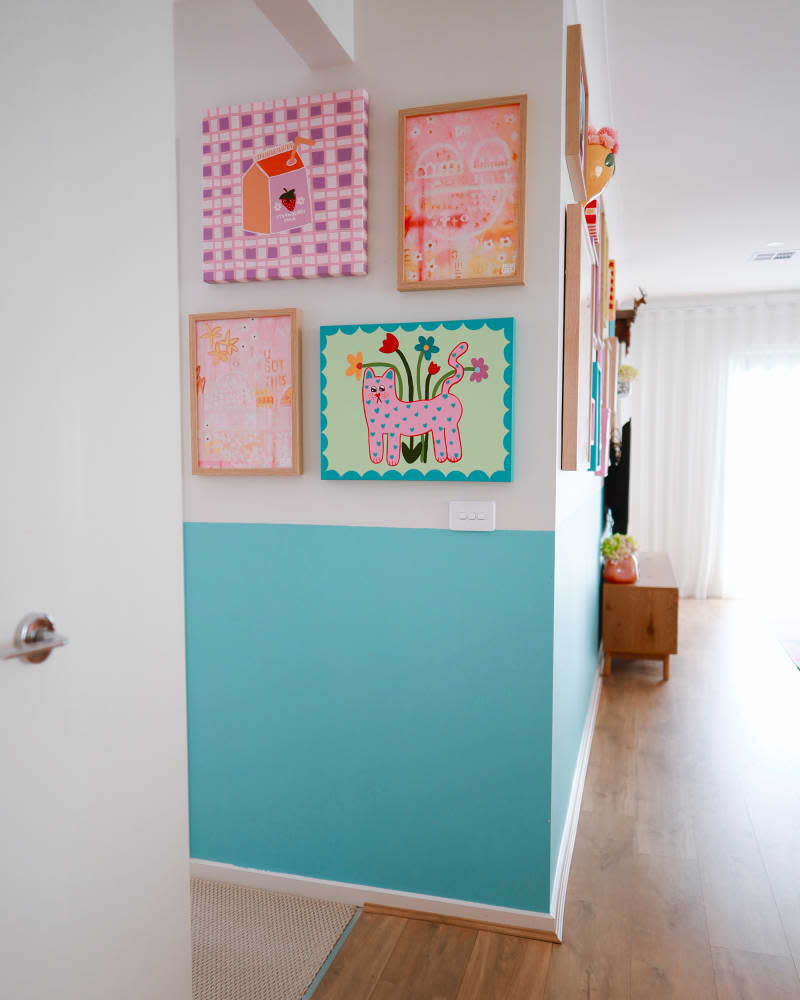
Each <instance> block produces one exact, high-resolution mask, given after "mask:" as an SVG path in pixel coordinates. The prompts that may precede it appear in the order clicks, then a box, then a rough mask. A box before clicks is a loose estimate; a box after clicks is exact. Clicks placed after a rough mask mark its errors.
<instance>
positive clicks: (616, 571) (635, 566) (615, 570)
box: [603, 556, 639, 583]
mask: <svg viewBox="0 0 800 1000" xmlns="http://www.w3.org/2000/svg"><path fill="white" fill-rule="evenodd" d="M603 579H604V580H605V581H606V582H607V583H636V581H637V580H638V579H639V563H638V560H637V559H636V556H623V557H622V559H618V560H617V561H616V562H611V560H610V559H606V562H605V565H604V566H603Z"/></svg>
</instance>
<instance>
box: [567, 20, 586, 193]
mask: <svg viewBox="0 0 800 1000" xmlns="http://www.w3.org/2000/svg"><path fill="white" fill-rule="evenodd" d="M565 114H566V121H565V123H564V124H565V130H566V131H565V140H564V155H565V157H566V160H567V169H568V170H569V179H570V183H571V185H572V197H573V198H574V199H575V201H578V202H581V204H583V203H584V202H586V201H587V194H586V178H585V168H586V133H587V130H588V121H589V85H588V83H587V80H586V60H585V58H584V55H583V36H582V33H581V26H580V25H579V24H570V25H569V26H568V27H567V81H566V111H565Z"/></svg>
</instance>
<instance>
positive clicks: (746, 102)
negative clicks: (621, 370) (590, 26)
mask: <svg viewBox="0 0 800 1000" xmlns="http://www.w3.org/2000/svg"><path fill="white" fill-rule="evenodd" d="M607 7H608V42H609V50H610V54H611V79H612V84H613V87H614V109H615V113H616V116H617V124H618V127H619V129H620V155H619V160H618V168H617V174H618V176H617V178H616V182H617V184H618V185H619V190H620V192H621V193H622V196H623V197H624V199H625V205H626V220H627V226H626V235H627V247H626V253H627V255H628V256H626V259H625V261H624V262H623V263H624V266H623V267H622V268H621V269H620V277H619V289H620V292H621V294H622V295H625V296H626V297H627V296H629V295H630V293H631V292H633V291H634V289H635V284H637V283H640V284H641V285H642V286H643V287H644V288H645V289H646V291H647V292H648V295H649V296H652V297H653V298H656V297H664V296H675V295H703V294H731V293H741V292H754V291H775V290H779V289H792V288H800V255H798V256H796V257H795V258H794V259H793V260H789V261H776V262H774V263H760V262H754V261H751V260H750V259H749V258H750V256H751V254H752V253H753V252H754V251H757V250H762V249H764V248H765V246H766V244H767V243H770V242H782V243H784V244H785V246H786V248H787V249H798V248H800V211H798V209H797V194H796V192H797V176H798V161H800V130H798V127H797V123H798V120H799V119H800V96H799V95H800V89H799V88H798V68H797V48H798V40H800V2H798V0H766V2H762V3H753V2H752V0H704V2H703V3H697V2H696V0H671V2H670V3H642V2H641V0H607Z"/></svg>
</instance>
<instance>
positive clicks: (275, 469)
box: [189, 309, 303, 476]
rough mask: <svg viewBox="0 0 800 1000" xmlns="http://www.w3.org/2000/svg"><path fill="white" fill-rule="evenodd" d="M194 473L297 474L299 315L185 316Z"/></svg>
mask: <svg viewBox="0 0 800 1000" xmlns="http://www.w3.org/2000/svg"><path fill="white" fill-rule="evenodd" d="M189 353H190V369H189V371H190V379H189V398H190V399H191V401H192V472H193V473H194V474H195V475H251V476H252V475H269V474H283V475H300V473H301V472H302V471H303V470H302V449H301V430H300V415H301V412H302V410H301V393H300V312H299V310H297V309H268V310H267V309H262V310H253V311H250V312H229V313H202V314H198V315H196V316H190V317H189Z"/></svg>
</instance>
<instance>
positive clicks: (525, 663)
mask: <svg viewBox="0 0 800 1000" xmlns="http://www.w3.org/2000/svg"><path fill="white" fill-rule="evenodd" d="M356 11H357V14H356V50H357V59H356V63H355V64H354V65H352V66H342V67H336V68H332V69H329V70H325V71H319V72H311V71H309V70H308V69H307V68H306V67H305V66H304V65H303V64H302V63H301V62H300V60H299V59H298V57H297V56H296V55H295V53H294V51H293V50H292V49H291V48H290V47H289V46H288V44H287V43H286V42H285V40H284V39H283V38H282V36H280V35H279V34H278V33H277V32H276V31H275V30H274V29H273V27H272V26H271V25H270V24H269V22H268V21H267V20H266V19H265V18H264V17H263V15H262V14H261V13H260V12H259V11H258V9H257V8H256V7H255V5H253V4H252V3H251V2H250V0H232V2H230V3H228V4H226V5H220V4H218V3H215V2H207V0H197V2H194V3H192V4H180V5H178V7H177V8H176V45H177V51H176V62H177V123H178V140H179V148H178V156H179V204H180V241H181V298H182V312H183V329H182V340H183V345H184V384H185V385H186V386H188V382H189V376H188V352H187V350H186V340H187V323H186V317H187V314H188V313H190V312H207V311H212V310H235V309H247V308H283V307H292V306H297V307H300V308H301V309H302V310H303V326H304V335H303V347H304V361H303V379H304V387H303V388H304V401H305V402H304V412H303V421H304V434H305V454H306V461H305V473H304V475H303V476H302V477H297V478H293V477H279V478H276V477H267V478H263V477H262V478H259V477H253V478H250V477H222V476H219V477H197V476H192V475H191V465H190V461H189V445H188V441H189V430H188V420H189V416H188V414H189V407H188V397H186V398H185V400H184V443H185V446H184V455H185V463H186V464H185V468H184V471H185V488H184V515H185V521H186V522H187V523H186V527H185V543H186V592H187V645H188V689H189V741H190V796H191V816H192V852H193V855H194V856H195V857H201V858H205V859H208V860H215V861H223V862H228V863H232V864H237V865H241V866H245V867H254V868H262V869H268V870H273V871H284V872H290V873H295V874H300V875H309V876H315V877H324V878H328V879H333V880H339V881H347V882H358V883H362V884H372V885H378V886H382V887H387V888H393V889H400V890H406V891H413V892H419V893H426V894H433V895H442V896H449V897H454V898H460V899H466V900H474V901H479V902H487V903H493V904H496V905H501V906H514V907H518V908H522V909H530V910H537V911H544V912H547V911H548V909H549V905H550V886H551V877H552V864H551V856H550V855H551V845H552V843H553V842H554V841H555V840H556V838H557V837H558V838H560V832H559V833H558V835H557V834H556V832H555V830H552V829H551V822H550V819H551V811H552V809H553V804H554V803H553V801H551V799H552V798H553V794H554V792H553V788H552V786H551V770H552V768H553V761H552V755H553V753H554V751H555V752H557V753H558V754H560V755H561V757H562V761H561V763H560V764H559V770H558V774H559V775H562V774H563V775H565V776H566V775H568V777H569V780H571V774H572V769H573V768H574V758H575V756H576V748H575V747H574V746H573V743H574V739H573V736H574V731H575V728H576V726H577V728H578V729H580V728H581V726H582V720H583V716H584V715H585V707H586V705H585V700H586V699H585V690H584V687H585V685H582V684H578V685H575V684H573V683H571V682H570V683H566V684H561V686H560V690H561V691H562V692H563V697H561V698H560V699H559V702H558V706H557V708H558V714H559V718H563V719H564V720H566V721H565V722H564V725H563V727H561V728H562V729H563V733H564V737H563V739H562V738H561V737H559V738H558V739H557V740H555V742H554V733H553V709H554V688H553V685H554V677H553V664H554V641H555V642H556V643H557V644H558V645H559V649H560V650H561V652H560V653H559V656H561V657H562V659H563V658H565V657H566V658H567V659H569V658H571V657H574V656H575V655H577V656H578V662H577V664H574V663H573V664H572V667H573V668H574V669H576V670H577V671H578V673H579V675H580V677H581V678H582V679H585V675H586V670H587V653H586V648H587V645H590V644H591V643H590V642H589V641H588V640H586V639H585V636H586V634H587V632H588V633H591V631H592V624H591V623H592V620H594V621H595V622H596V615H597V604H596V600H595V599H594V597H593V592H592V588H591V586H590V587H588V588H586V587H584V588H583V589H582V590H580V593H579V596H577V597H576V598H575V599H574V600H573V602H572V604H571V608H570V611H569V615H567V614H562V615H561V617H560V618H557V616H556V613H555V608H554V588H555V592H556V594H558V593H559V591H558V588H557V587H556V584H555V569H556V564H557V556H556V537H557V536H556V525H557V519H558V517H557V515H558V511H557V487H558V479H559V476H561V475H562V474H560V473H558V472H557V468H558V457H559V455H560V439H559V431H560V396H559V392H560V390H559V384H560V369H559V364H560V354H559V351H560V347H559V345H560V340H561V333H562V326H561V319H562V270H563V207H564V204H565V197H566V196H565V190H564V184H563V171H562V165H563V126H562V121H563V97H564V95H563V66H562V59H563V46H564V24H565V23H566V22H565V13H564V9H563V4H562V2H561V0H547V2H540V3H537V4H535V5H532V4H530V3H529V2H526V0H518V2H513V3H512V2H509V3H504V4H503V5H502V6H500V7H498V8H497V9H494V10H492V11H491V20H492V30H491V31H487V30H486V20H487V15H488V11H487V8H486V6H485V4H483V3H482V2H478V0H466V2H461V3H459V4H458V5H451V4H441V5H436V4H429V3H423V2H422V0H411V2H410V3H406V4H404V5H402V6H399V5H395V4H393V3H390V2H388V0H387V2H369V3H367V2H362V3H359V4H357V5H356ZM352 87H363V88H365V89H366V90H367V91H368V92H369V96H370V123H369V274H368V275H367V276H366V277H358V278H355V277H354V278H331V279H313V280H304V281H299V280H292V281H283V282H281V281H272V282H262V283H248V284H238V285H236V284H228V285H207V284H204V283H203V281H202V279H201V267H200V240H201V216H200V202H201V176H200V159H199V149H200V121H201V118H202V115H203V114H204V112H205V109H206V108H207V107H210V106H211V107H217V106H223V105H226V104H230V103H238V102H247V101H250V100H257V99H264V98H272V97H278V96H291V95H295V94H307V93H315V92H320V91H325V90H333V89H337V88H352ZM517 93H526V94H528V102H529V103H528V108H529V117H528V143H527V147H528V160H527V232H526V236H527V247H526V284H525V285H523V286H510V287H503V288H485V289H477V288H471V289H462V290H453V291H445V290H437V291H415V292H405V293H401V292H398V291H397V290H396V257H395V254H396V211H397V206H396V200H397V110H398V109H399V108H403V107H413V106H419V105H427V104H436V103H443V102H447V101H458V100H467V99H472V98H479V97H492V96H501V95H505V94H517ZM493 316H513V317H515V319H516V323H517V329H516V344H515V374H514V381H515V392H514V406H515V419H514V432H515V441H514V470H515V472H514V480H513V482H511V483H508V484H503V483H500V484H497V483H493V484H491V487H490V488H487V486H479V485H473V484H468V485H466V484H461V485H459V484H458V483H436V482H426V483H415V482H403V483H391V482H363V481H356V482H330V481H321V480H320V478H319V444H318V440H319V393H318V389H319V355H318V331H319V327H320V326H321V325H324V324H331V323H335V324H338V323H342V324H344V323H357V322H389V321H395V322H396V321H422V320H448V319H466V318H481V317H493ZM563 475H566V476H572V477H577V479H579V480H580V482H579V483H577V484H574V483H572V482H570V483H569V486H568V487H567V486H565V487H564V490H568V491H569V496H570V497H571V498H573V499H571V500H570V501H569V503H567V502H564V503H563V504H562V509H563V512H564V516H563V518H562V520H563V521H564V524H565V525H566V524H567V518H568V516H569V515H571V514H572V513H573V511H578V512H579V513H578V514H577V515H576V516H577V517H578V522H577V524H576V528H575V531H574V532H572V533H571V534H570V535H567V534H564V535H563V536H562V539H561V541H562V544H561V546H560V547H559V552H560V553H561V555H560V556H558V560H559V561H561V563H562V565H563V566H566V565H567V564H568V562H569V560H570V558H571V557H572V556H573V555H574V554H575V552H576V550H577V547H579V546H580V545H583V544H584V543H585V540H586V537H587V534H588V537H589V541H590V543H591V544H592V545H594V544H595V543H596V537H595V536H594V535H593V534H592V532H593V531H594V526H596V522H597V520H598V517H597V504H598V499H599V495H600V494H599V488H600V483H601V480H599V479H597V478H596V477H594V476H590V475H588V474H581V473H571V474H563ZM562 492H564V491H562ZM564 495H566V494H564ZM453 499H492V500H495V501H496V503H497V525H498V529H499V530H498V531H497V532H495V533H494V534H486V535H471V534H457V535H456V534H453V533H450V532H448V531H447V530H446V525H447V505H448V501H449V500H453ZM592 504H594V510H593V511H592V510H591V505H592ZM580 511H583V513H582V514H581V513H580ZM590 524H591V525H592V526H593V527H592V528H591V530H588V529H587V525H590ZM585 529H586V530H585ZM595 534H599V532H596V533H595ZM570 538H572V539H573V541H574V546H573V549H572V550H570V546H569V544H565V543H568V542H569V539H570ZM579 563H580V559H579ZM369 570H374V571H375V574H376V579H377V578H378V577H379V578H380V581H381V584H380V586H376V587H374V588H373V587H365V586H364V578H365V571H369ZM562 583H563V584H564V585H566V583H567V581H566V578H565V579H564V580H562ZM593 616H594V619H593ZM554 621H555V622H556V625H555V626H554ZM570 622H571V623H572V626H571V625H570ZM451 624H452V627H453V629H454V631H453V632H452V635H451V639H450V640H449V641H448V640H446V635H447V629H448V628H449V627H450V626H451ZM570 627H575V628H577V629H578V630H579V635H580V636H583V637H584V639H578V640H577V642H578V645H577V646H576V645H575V644H571V645H570V644H564V643H561V638H563V636H565V635H567V633H568V632H569V629H570ZM581 713H583V714H581ZM573 751H575V752H573ZM566 780H567V779H566V777H565V779H564V781H566ZM562 799H563V795H561V793H560V792H559V795H558V796H557V803H556V806H557V809H558V810H560V811H563V809H562V806H563V802H562ZM561 826H563V823H562V824H561ZM560 829H561V827H559V831H560Z"/></svg>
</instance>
